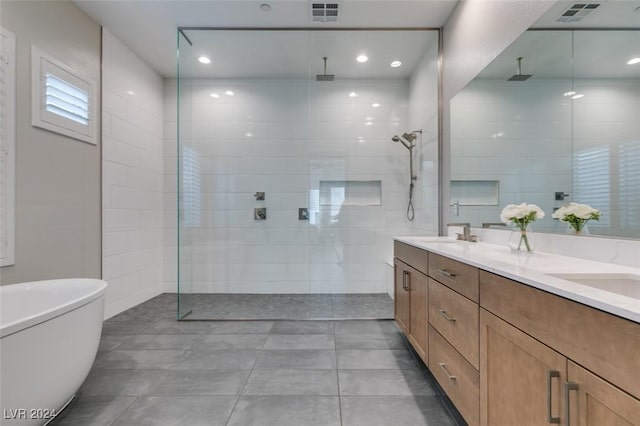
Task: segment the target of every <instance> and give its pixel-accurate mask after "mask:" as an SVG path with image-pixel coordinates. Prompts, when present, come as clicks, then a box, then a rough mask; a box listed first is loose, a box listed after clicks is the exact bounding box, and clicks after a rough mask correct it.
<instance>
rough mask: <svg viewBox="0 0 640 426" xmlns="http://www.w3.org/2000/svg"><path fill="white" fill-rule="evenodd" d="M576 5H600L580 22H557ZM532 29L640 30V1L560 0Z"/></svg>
mask: <svg viewBox="0 0 640 426" xmlns="http://www.w3.org/2000/svg"><path fill="white" fill-rule="evenodd" d="M576 3H587V4H589V3H592V4H593V3H600V6H598V8H597V9H595V11H594V12H593V13H591V14H590V15H588V16H585V17H584V18H583V19H582V20H581V21H579V22H571V23H563V22H556V19H558V17H559V16H560V15H562V13H563V12H564V11H565V10H567V9H568V8H570V7H571V6H572V5H574V4H576ZM532 28H635V29H638V28H640V1H638V0H559V1H558V2H557V3H556V4H555V5H554V6H553V7H552V8H551V9H549V10H548V11H547V13H545V14H544V16H542V18H540V19H539V20H538V21H537V22H536V23H535V24H534V25H533V26H532Z"/></svg>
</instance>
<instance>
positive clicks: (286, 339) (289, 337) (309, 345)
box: [264, 334, 336, 350]
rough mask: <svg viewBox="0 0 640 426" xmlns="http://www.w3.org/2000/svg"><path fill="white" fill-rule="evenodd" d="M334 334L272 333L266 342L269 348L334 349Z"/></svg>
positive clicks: (265, 345) (266, 346) (265, 346)
mask: <svg viewBox="0 0 640 426" xmlns="http://www.w3.org/2000/svg"><path fill="white" fill-rule="evenodd" d="M335 347H336V344H335V341H334V338H333V335H332V334H270V335H269V337H268V338H267V341H266V342H265V344H264V349H267V350H292V349H334V348H335Z"/></svg>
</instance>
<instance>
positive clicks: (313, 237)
mask: <svg viewBox="0 0 640 426" xmlns="http://www.w3.org/2000/svg"><path fill="white" fill-rule="evenodd" d="M434 48H435V46H434ZM429 55H432V57H429ZM425 58H426V59H425V61H424V64H423V65H422V67H423V68H421V69H420V71H419V74H418V76H417V77H416V78H415V79H414V80H411V81H409V80H344V79H343V80H336V81H335V82H333V83H316V82H315V81H314V82H311V83H310V82H309V81H308V80H291V79H289V80H268V79H252V80H224V81H223V80H196V81H193V114H192V120H193V121H192V122H190V123H188V125H190V126H192V127H191V129H190V130H189V131H190V133H191V135H192V136H193V139H192V141H191V140H189V141H188V144H189V145H190V146H191V147H193V148H194V149H195V150H196V151H197V152H198V154H199V161H200V167H201V179H200V185H201V206H202V210H201V215H200V223H199V224H198V227H197V228H195V229H190V230H187V232H188V233H189V236H188V238H189V240H190V243H191V245H192V248H191V249H190V250H188V253H185V256H184V264H182V271H183V273H185V274H187V275H189V276H190V277H191V278H192V280H193V284H192V288H191V290H192V291H193V292H234V293H247V292H248V293H384V292H387V286H388V279H387V273H388V270H387V269H388V266H387V262H388V261H389V260H390V259H391V258H392V256H393V254H392V251H393V244H392V238H391V237H392V236H393V235H410V234H417V233H420V234H423V233H425V232H431V233H436V232H437V208H436V198H437V169H436V167H435V166H434V164H435V163H436V162H437V128H434V126H435V125H436V124H437V119H436V109H437V97H436V93H437V86H436V78H437V73H436V68H435V51H433V52H429V53H427V54H426V55H425ZM175 85H176V81H175V80H166V81H165V124H164V128H165V163H164V164H165V200H164V209H165V224H166V227H165V270H164V272H165V274H164V283H165V285H164V290H165V291H167V292H172V291H176V276H177V271H176V268H175V265H176V263H177V262H176V250H177V249H176V242H177V237H176V229H175V225H174V224H176V223H177V219H176V210H175V206H176V176H175V171H176V154H175V153H176V139H175V136H174V135H175V134H176V114H175V105H176V89H175ZM226 90H233V91H234V93H235V95H234V96H233V97H230V96H225V95H224V92H225V91H226ZM351 91H356V92H357V93H358V95H359V96H358V97H356V98H350V97H349V96H348V94H349V92H351ZM214 92H215V93H218V94H220V98H217V99H216V98H212V97H211V96H209V95H210V93H214ZM374 102H377V103H379V104H380V106H379V107H377V108H374V107H372V104H373V103H374ZM411 103H412V105H410V104H411ZM412 108H413V109H416V111H413V117H414V118H413V125H410V122H409V119H410V111H411V110H412ZM367 123H369V124H367ZM411 127H415V128H420V127H422V128H423V129H424V132H425V133H424V134H423V138H422V140H420V142H419V143H420V148H421V150H420V151H419V153H418V154H417V156H416V163H417V164H419V166H418V176H419V182H418V186H417V190H416V198H415V200H414V203H415V205H416V220H415V221H414V222H409V221H408V220H407V219H406V217H405V211H406V203H407V201H408V195H407V191H408V184H409V167H408V166H409V159H408V154H407V151H406V150H405V149H404V148H403V147H402V146H400V145H398V144H394V143H393V142H392V141H391V137H392V136H393V135H394V134H401V133H403V132H407V131H409V130H414V129H413V128H411ZM323 180H335V181H344V180H362V181H370V180H380V181H381V197H382V204H381V205H379V206H346V205H345V206H319V188H320V181H323ZM256 191H265V192H266V200H265V201H256V200H255V199H254V197H253V193H255V192H256ZM259 206H264V207H267V209H268V212H267V217H268V219H267V221H264V222H261V221H255V220H253V208H254V207H259ZM299 207H309V208H310V216H311V218H312V220H311V221H309V222H306V221H299V220H298V208H299Z"/></svg>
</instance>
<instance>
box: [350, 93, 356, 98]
mask: <svg viewBox="0 0 640 426" xmlns="http://www.w3.org/2000/svg"><path fill="white" fill-rule="evenodd" d="M349 97H350V98H357V97H358V94H357V93H356V92H351V93H349Z"/></svg>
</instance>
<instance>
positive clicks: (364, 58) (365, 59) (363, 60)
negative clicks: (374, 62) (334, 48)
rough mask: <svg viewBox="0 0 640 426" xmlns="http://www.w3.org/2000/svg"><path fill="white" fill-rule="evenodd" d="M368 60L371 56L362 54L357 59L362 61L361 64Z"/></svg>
mask: <svg viewBox="0 0 640 426" xmlns="http://www.w3.org/2000/svg"><path fill="white" fill-rule="evenodd" d="M368 60H369V58H368V57H367V55H360V56H358V57H357V58H356V61H358V62H360V63H361V64H362V63H364V62H367V61H368Z"/></svg>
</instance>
